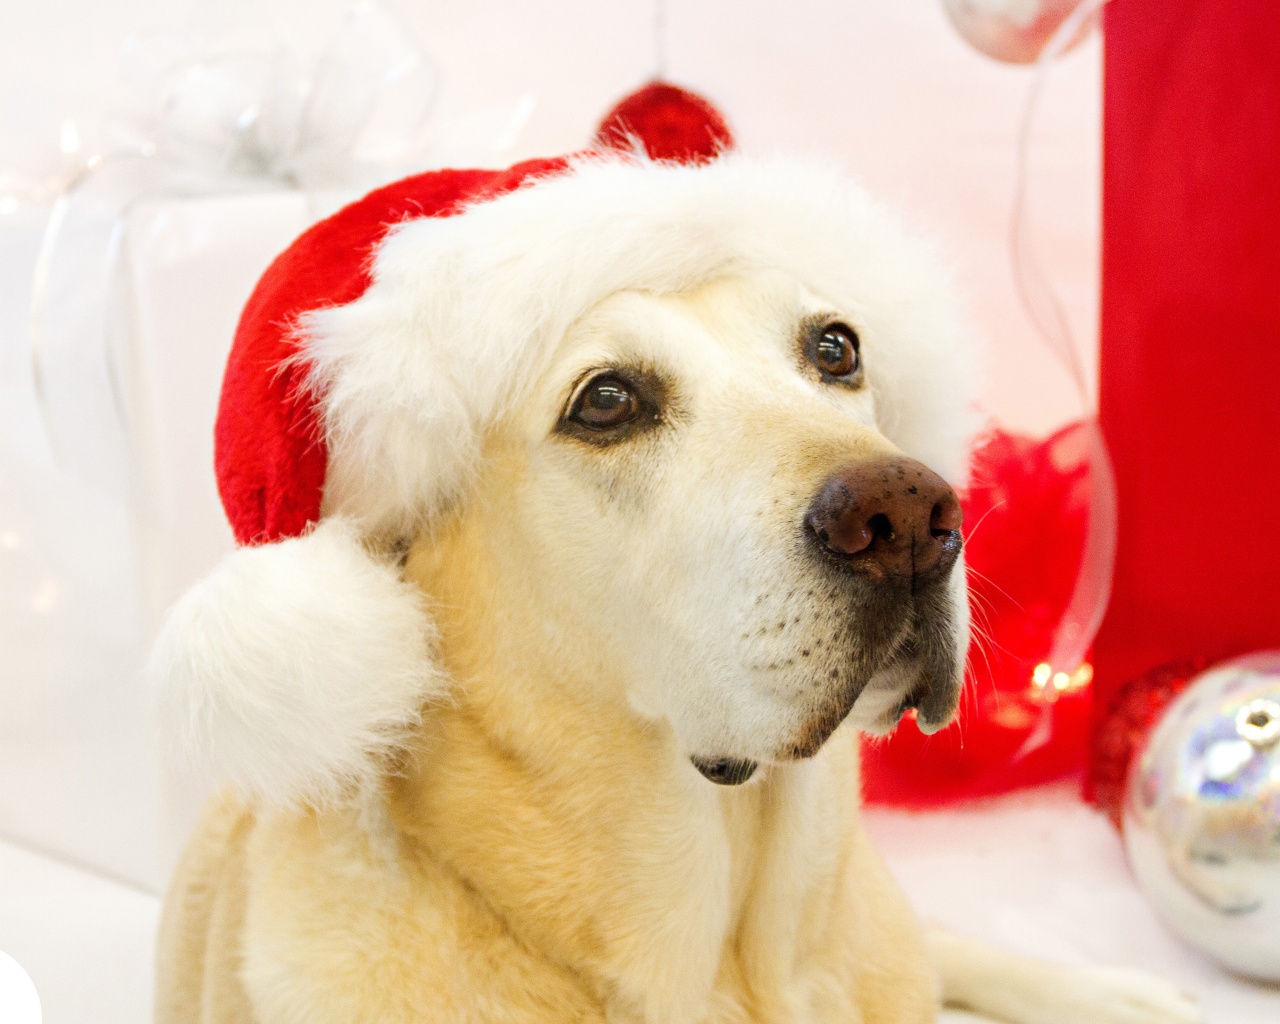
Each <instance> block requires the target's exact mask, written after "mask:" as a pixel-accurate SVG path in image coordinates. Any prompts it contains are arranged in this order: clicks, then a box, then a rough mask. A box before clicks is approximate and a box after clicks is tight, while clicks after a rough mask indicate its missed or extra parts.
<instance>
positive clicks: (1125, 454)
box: [1095, 0, 1280, 700]
mask: <svg viewBox="0 0 1280 1024" xmlns="http://www.w3.org/2000/svg"><path fill="white" fill-rule="evenodd" d="M1105 61H1106V65H1105V70H1106V82H1105V124H1104V127H1105V149H1104V152H1105V167H1104V190H1103V281H1102V284H1103V292H1102V357H1101V421H1102V426H1103V429H1104V431H1105V433H1106V437H1107V441H1108V443H1109V444H1110V448H1111V453H1112V457H1113V458H1114V461H1115V469H1116V477H1117V482H1118V485H1119V490H1118V495H1119V509H1120V521H1119V525H1120V534H1119V550H1118V557H1117V563H1116V575H1115V586H1114V590H1113V596H1112V600H1111V606H1110V609H1109V611H1108V613H1107V617H1106V620H1105V622H1104V623H1103V626H1102V631H1101V633H1100V634H1099V636H1098V640H1097V643H1096V647H1095V663H1096V667H1097V685H1098V688H1099V694H1098V696H1099V699H1100V700H1106V699H1108V698H1109V697H1110V696H1111V695H1112V694H1114V693H1115V691H1116V689H1117V688H1118V687H1119V686H1121V685H1123V684H1124V682H1125V681H1126V680H1129V679H1132V678H1134V677H1136V676H1139V675H1141V674H1142V673H1143V672H1145V671H1146V670H1147V669H1149V668H1151V667H1152V666H1155V665H1161V664H1165V663H1168V662H1173V661H1178V660H1182V659H1189V658H1200V659H1205V660H1207V661H1209V662H1213V661H1216V660H1218V659H1220V658H1224V657H1228V656H1232V655H1237V654H1241V653H1245V652H1248V651H1253V650H1259V649H1265V648H1270V647H1280V544H1277V543H1275V541H1274V539H1273V533H1274V524H1275V522H1276V516H1277V510H1280V414H1278V413H1277V409H1278V408H1280V241H1278V240H1280V4H1276V3H1274V2H1273V0H1234V2H1231V3H1226V2H1219V3H1210V2H1208V0H1164V2H1162V3H1150V2H1149V3H1138V2H1126V3H1116V4H1109V5H1108V6H1107V8H1106V48H1105Z"/></svg>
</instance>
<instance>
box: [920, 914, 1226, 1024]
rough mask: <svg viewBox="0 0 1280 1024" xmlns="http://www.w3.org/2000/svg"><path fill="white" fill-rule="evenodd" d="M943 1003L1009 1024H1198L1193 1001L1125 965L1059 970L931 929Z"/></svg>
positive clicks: (1155, 978)
mask: <svg viewBox="0 0 1280 1024" xmlns="http://www.w3.org/2000/svg"><path fill="white" fill-rule="evenodd" d="M929 942H930V946H931V947H932V949H933V956H934V961H935V963H936V964H937V968H938V972H939V975H940V977H941V979H942V999H943V1003H944V1005H946V1006H954V1007H958V1008H963V1009H966V1010H973V1011H974V1012H976V1013H981V1014H983V1015H986V1016H989V1017H994V1018H996V1019H998V1020H1002V1021H1008V1022H1009V1024H1196V1022H1198V1021H1200V1020H1202V1018H1201V1016H1200V1012H1199V1010H1198V1009H1197V1007H1196V1005H1195V1003H1194V1001H1193V1000H1192V999H1191V998H1189V997H1188V996H1186V995H1184V994H1183V993H1182V992H1180V991H1179V990H1178V989H1177V988H1176V987H1174V986H1173V985H1171V984H1170V983H1169V982H1167V981H1164V980H1163V979H1162V978H1157V977H1155V976H1154V975H1150V974H1145V973H1143V972H1141V971H1133V970H1128V969H1125V968H1111V967H1061V966H1056V965H1053V964H1046V963H1041V962H1039V961H1036V960H1031V959H1028V958H1026V957H1021V956H1016V955H1014V954H1012V953H1005V952H1003V951H1001V950H998V949H994V948H992V947H990V946H985V945H983V944H981V943H979V942H974V941H972V940H970V939H964V938H961V937H959V936H957V935H953V934H951V933H949V932H945V931H941V930H938V929H934V930H931V931H930V934H929Z"/></svg>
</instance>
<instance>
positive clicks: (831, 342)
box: [811, 323, 862, 378]
mask: <svg viewBox="0 0 1280 1024" xmlns="http://www.w3.org/2000/svg"><path fill="white" fill-rule="evenodd" d="M811 358H812V359H813V364H814V365H815V366H816V367H817V368H818V369H819V370H821V371H822V373H823V374H824V375H825V376H828V377H839V378H847V377H852V376H854V375H855V374H856V373H857V372H858V371H859V370H860V369H862V360H861V358H860V357H859V355H858V335H857V333H856V332H855V331H854V329H853V328H852V327H848V326H846V325H845V324H840V323H835V324H828V325H827V326H826V327H824V328H822V333H821V334H819V335H818V336H817V338H816V339H815V340H814V343H813V352H812V356H811Z"/></svg>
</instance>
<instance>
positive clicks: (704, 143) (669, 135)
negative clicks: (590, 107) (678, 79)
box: [595, 82, 733, 163]
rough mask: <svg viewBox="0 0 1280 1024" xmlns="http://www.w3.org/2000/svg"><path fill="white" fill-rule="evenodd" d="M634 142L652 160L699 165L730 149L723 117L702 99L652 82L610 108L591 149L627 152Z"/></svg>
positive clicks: (727, 131)
mask: <svg viewBox="0 0 1280 1024" xmlns="http://www.w3.org/2000/svg"><path fill="white" fill-rule="evenodd" d="M632 138H638V139H639V140H640V141H641V143H643V145H644V148H645V151H646V152H647V153H648V154H649V156H650V157H651V158H652V159H654V160H678V161H680V162H681V163H701V162H703V161H706V160H713V159H715V157H716V156H717V155H719V154H720V153H721V152H722V151H724V150H727V149H732V148H733V133H732V132H730V131H729V126H728V124H726V123H725V120H724V116H723V115H722V114H721V113H720V111H718V110H716V108H715V107H713V106H712V105H711V104H710V103H708V102H707V101H706V100H704V99H703V98H702V97H701V96H698V95H696V94H695V93H691V92H689V91H688V90H686V89H681V88H679V87H677V86H674V85H668V84H666V83H665V82H650V83H649V84H648V85H646V86H645V87H644V88H643V89H640V90H638V91H637V92H633V93H632V94H631V95H630V96H628V97H626V98H625V99H624V100H623V101H622V102H621V103H619V104H618V105H617V106H616V107H614V108H613V109H612V110H611V111H609V113H608V114H606V115H605V118H604V120H603V121H602V122H601V123H600V127H599V129H597V131H596V137H595V144H596V145H597V146H604V147H608V148H614V149H627V148H629V146H630V140H631V139H632Z"/></svg>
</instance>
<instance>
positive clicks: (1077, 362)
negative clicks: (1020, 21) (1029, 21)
mask: <svg viewBox="0 0 1280 1024" xmlns="http://www.w3.org/2000/svg"><path fill="white" fill-rule="evenodd" d="M1107 2H1108V0H1083V2H1082V3H1081V4H1080V5H1079V6H1078V7H1076V9H1075V10H1074V11H1072V12H1071V13H1070V14H1069V15H1068V16H1067V17H1066V18H1065V19H1063V22H1062V24H1061V25H1059V26H1058V28H1057V30H1056V31H1055V32H1054V33H1053V35H1052V36H1050V37H1049V41H1048V42H1047V43H1046V44H1045V47H1044V49H1043V50H1042V51H1041V52H1040V56H1039V57H1038V58H1037V59H1036V65H1035V73H1034V77H1033V78H1032V80H1031V88H1030V90H1029V91H1028V93H1027V102H1026V106H1025V107H1024V108H1023V111H1022V118H1021V120H1020V122H1019V124H1018V139H1017V160H1016V167H1015V180H1014V190H1013V216H1012V219H1011V224H1010V232H1009V234H1010V238H1009V246H1010V249H1011V251H1012V260H1013V278H1014V284H1015V285H1016V287H1017V290H1018V298H1019V300H1020V301H1021V303H1022V305H1023V308H1024V309H1025V310H1026V312H1027V316H1028V317H1029V318H1030V319H1031V323H1032V325H1033V326H1034V327H1035V329H1036V331H1037V332H1039V334H1040V335H1041V337H1043V338H1044V340H1045V341H1046V342H1047V343H1048V345H1049V348H1050V350H1051V351H1052V352H1053V353H1054V355H1055V356H1057V358H1058V361H1059V362H1060V363H1061V364H1062V365H1063V367H1064V368H1065V369H1066V370H1067V372H1068V373H1069V374H1070V375H1071V379H1072V381H1073V382H1074V384H1075V386H1076V390H1077V392H1078V393H1079V395H1080V398H1081V400H1082V401H1083V402H1084V403H1085V406H1086V408H1092V407H1093V406H1094V405H1095V401H1094V395H1093V393H1092V389H1091V388H1090V387H1089V385H1088V378H1087V375H1086V374H1085V370H1084V364H1083V363H1082V361H1081V358H1080V350H1079V348H1078V347H1077V345H1076V343H1075V339H1074V337H1073V335H1072V331H1071V325H1070V322H1069V321H1068V319H1067V314H1066V310H1064V309H1063V306H1062V300H1061V299H1060V298H1059V297H1058V293H1057V292H1056V291H1055V290H1054V287H1053V285H1052V284H1051V283H1050V281H1049V277H1048V275H1047V274H1046V273H1045V271H1044V267H1043V266H1042V264H1041V262H1040V260H1039V257H1038V255H1037V253H1036V251H1035V246H1034V244H1033V242H1032V239H1031V224H1030V218H1029V215H1028V211H1027V196H1028V178H1029V176H1030V170H1029V162H1030V161H1029V156H1030V150H1031V129H1032V126H1033V124H1034V123H1035V118H1036V114H1037V113H1038V112H1039V108H1040V99H1041V96H1042V95H1043V93H1044V88H1045V85H1046V83H1047V81H1048V78H1049V72H1050V71H1052V70H1053V67H1054V65H1055V64H1056V63H1057V61H1058V58H1059V57H1061V56H1062V54H1063V53H1064V52H1065V51H1066V50H1067V49H1068V47H1070V46H1071V44H1072V43H1073V42H1075V41H1076V39H1077V38H1079V36H1080V33H1081V32H1082V31H1083V29H1084V27H1085V25H1086V24H1087V23H1088V21H1089V19H1091V18H1093V17H1094V16H1095V15H1096V14H1097V13H1098V11H1099V10H1101V9H1102V7H1103V6H1105V5H1106V3H1107Z"/></svg>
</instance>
